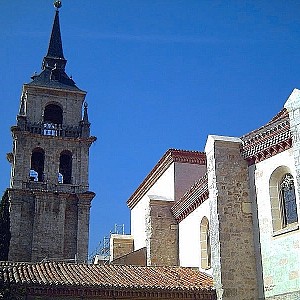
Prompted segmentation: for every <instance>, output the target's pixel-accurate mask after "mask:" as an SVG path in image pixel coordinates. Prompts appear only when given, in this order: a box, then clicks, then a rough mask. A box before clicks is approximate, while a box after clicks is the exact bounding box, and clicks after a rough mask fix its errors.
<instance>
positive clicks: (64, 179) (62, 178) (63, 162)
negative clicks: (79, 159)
mask: <svg viewBox="0 0 300 300" xmlns="http://www.w3.org/2000/svg"><path fill="white" fill-rule="evenodd" d="M58 172H59V175H58V181H59V183H66V184H70V183H72V153H71V152H70V151H68V150H65V151H63V152H61V154H60V158H59V171H58Z"/></svg>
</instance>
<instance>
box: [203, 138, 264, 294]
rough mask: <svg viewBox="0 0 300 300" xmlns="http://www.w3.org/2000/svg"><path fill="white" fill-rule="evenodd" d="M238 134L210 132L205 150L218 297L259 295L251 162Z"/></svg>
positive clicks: (213, 265) (212, 247) (212, 248)
mask: <svg viewBox="0 0 300 300" xmlns="http://www.w3.org/2000/svg"><path fill="white" fill-rule="evenodd" d="M240 143H241V140H240V139H238V138H231V137H221V136H209V137H208V140H207V143H206V147H205V152H206V156H207V175H208V188H209V199H210V211H211V213H210V226H209V227H210V237H211V253H212V267H213V276H214V282H215V288H216V291H217V298H218V300H221V299H222V300H240V299H244V300H246V299H249V300H250V299H253V300H254V299H258V292H257V278H256V262H255V249H254V239H253V233H252V228H253V225H252V208H251V200H250V197H249V178H248V166H247V163H246V161H245V160H244V159H243V158H242V157H241V155H240V148H239V147H240Z"/></svg>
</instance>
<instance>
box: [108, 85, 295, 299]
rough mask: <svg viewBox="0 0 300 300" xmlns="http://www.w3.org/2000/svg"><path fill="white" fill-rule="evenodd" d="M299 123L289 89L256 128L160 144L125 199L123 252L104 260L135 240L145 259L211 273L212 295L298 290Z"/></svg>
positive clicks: (276, 295)
mask: <svg viewBox="0 0 300 300" xmlns="http://www.w3.org/2000/svg"><path fill="white" fill-rule="evenodd" d="M299 124H300V90H298V89H295V90H294V91H293V92H292V94H291V95H290V96H289V98H288V100H287V101H286V103H285V105H284V108H283V109H282V110H281V111H280V112H279V113H278V114H277V115H276V116H275V117H274V118H273V119H272V120H271V121H270V122H268V123H267V124H266V125H264V126H262V127H261V128H258V129H257V130H254V131H252V132H250V133H248V134H245V135H244V136H242V137H240V138H237V137H228V136H215V135H210V136H208V138H207V142H206V146H205V149H204V151H203V152H196V151H186V150H175V149H170V150H168V151H167V152H166V153H165V154H164V156H163V157H162V158H161V159H160V161H159V162H158V163H157V164H156V166H155V167H154V168H153V169H152V171H151V172H150V173H149V175H148V176H147V177H146V178H145V180H144V181H143V182H142V183H141V184H140V186H139V187H138V188H137V190H136V191H135V192H134V193H133V194H132V196H131V197H130V198H129V200H128V201H127V204H128V206H129V208H130V210H131V239H132V245H133V252H132V253H130V254H128V255H125V253H123V254H124V255H123V256H121V255H120V253H118V252H117V251H115V253H118V255H120V256H121V257H112V258H111V259H112V262H113V263H126V260H127V259H128V261H130V262H131V263H132V262H133V261H134V255H135V254H139V253H140V252H141V250H142V249H143V251H144V253H145V259H144V261H143V263H145V264H146V265H157V266H158V265H179V266H184V267H194V268H198V269H199V270H200V271H203V272H205V273H207V274H210V275H212V276H213V279H214V288H215V289H216V293H217V299H219V300H221V299H224V300H225V299H226V300H240V299H249V300H250V299H280V300H283V299H300V230H299V213H300V203H299V198H300V197H299V191H300V165H299V163H300V161H299V150H300V142H299V141H300V139H299V136H300V127H299ZM112 238H113V237H112ZM118 239H119V240H120V236H119V237H118ZM120 245H121V242H120ZM118 247H119V248H120V249H122V248H121V246H118ZM136 261H137V264H138V263H141V260H140V258H138V257H137V260H136Z"/></svg>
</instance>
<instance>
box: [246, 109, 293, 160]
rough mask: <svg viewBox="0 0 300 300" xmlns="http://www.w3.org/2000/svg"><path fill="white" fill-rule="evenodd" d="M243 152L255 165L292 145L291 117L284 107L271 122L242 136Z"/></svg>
mask: <svg viewBox="0 0 300 300" xmlns="http://www.w3.org/2000/svg"><path fill="white" fill-rule="evenodd" d="M241 140H242V144H241V154H242V156H243V157H244V159H246V160H247V162H248V165H253V164H255V163H258V162H260V161H262V160H265V159H267V158H270V157H272V156H274V155H276V154H277V153H280V152H282V151H285V150H287V149H289V148H291V147H292V136H291V131H290V119H289V115H288V112H287V110H286V109H282V110H281V111H280V112H279V114H277V115H276V116H275V117H274V118H273V119H272V120H271V121H270V122H269V123H267V124H266V125H264V126H262V127H261V128H259V129H257V130H254V131H252V132H250V133H249V134H247V135H244V136H242V137H241Z"/></svg>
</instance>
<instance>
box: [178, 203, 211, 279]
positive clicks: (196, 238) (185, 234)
mask: <svg viewBox="0 0 300 300" xmlns="http://www.w3.org/2000/svg"><path fill="white" fill-rule="evenodd" d="M209 211H210V210H209V199H207V200H206V201H204V202H203V203H202V204H201V205H200V206H199V207H198V208H197V209H195V210H194V211H193V212H192V213H191V214H189V215H188V216H187V217H186V218H185V219H184V220H182V221H181V222H180V223H179V264H180V266H182V267H196V268H199V270H201V271H203V272H206V273H208V274H211V275H212V269H209V270H204V269H201V249H200V223H201V220H202V218H203V217H207V219H208V220H209V219H210V212H209Z"/></svg>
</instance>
